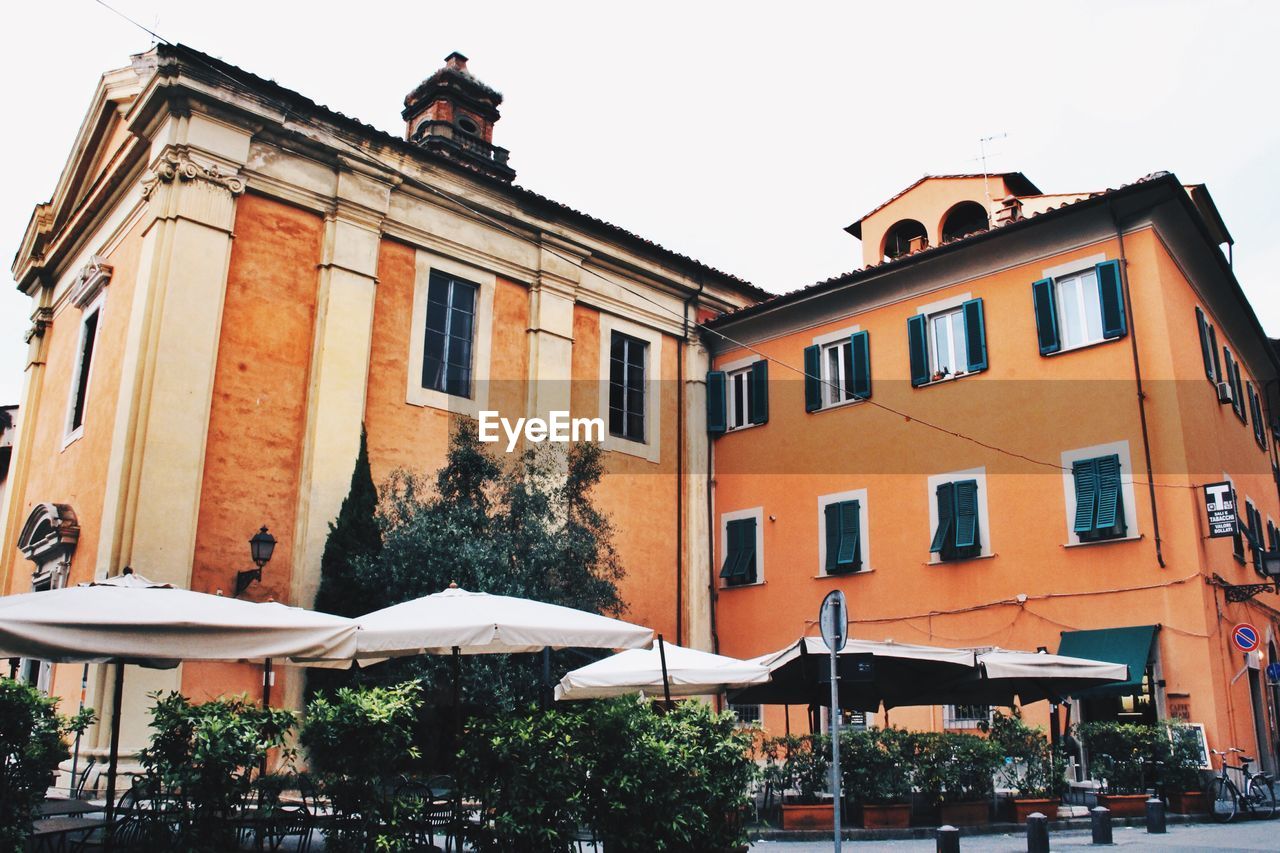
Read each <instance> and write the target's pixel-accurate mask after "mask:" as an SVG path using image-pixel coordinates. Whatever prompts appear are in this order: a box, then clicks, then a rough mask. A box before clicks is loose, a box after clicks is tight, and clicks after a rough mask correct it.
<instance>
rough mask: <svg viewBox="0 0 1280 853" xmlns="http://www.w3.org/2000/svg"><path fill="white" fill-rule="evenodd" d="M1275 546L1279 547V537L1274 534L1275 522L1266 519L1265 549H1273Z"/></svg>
mask: <svg viewBox="0 0 1280 853" xmlns="http://www.w3.org/2000/svg"><path fill="white" fill-rule="evenodd" d="M1277 547H1280V538H1277V536H1276V525H1275V522H1273V521H1271V520H1270V519H1267V550H1268V551H1274V550H1276V548H1277Z"/></svg>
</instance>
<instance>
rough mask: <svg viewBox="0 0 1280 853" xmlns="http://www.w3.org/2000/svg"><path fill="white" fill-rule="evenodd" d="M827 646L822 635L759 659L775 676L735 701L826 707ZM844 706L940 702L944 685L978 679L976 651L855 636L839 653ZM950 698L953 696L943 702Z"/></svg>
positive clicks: (872, 707)
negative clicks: (939, 696) (938, 696)
mask: <svg viewBox="0 0 1280 853" xmlns="http://www.w3.org/2000/svg"><path fill="white" fill-rule="evenodd" d="M829 654H830V653H829V652H828V651H827V647H826V646H825V645H823V642H822V639H821V638H820V637H802V638H801V639H800V640H799V641H797V642H795V643H792V644H791V645H789V646H787V647H786V648H784V649H781V650H779V651H776V652H773V653H771V654H767V655H761V656H760V657H758V658H754V659H753V662H754V663H759V664H761V665H763V666H764V667H766V668H767V669H768V670H769V672H770V675H771V676H772V678H771V680H770V681H769V683H767V684H757V685H753V686H751V687H747V688H744V689H743V690H740V691H738V692H737V693H735V694H733V697H732V698H733V701H734V702H738V703H742V704H764V705H824V704H826V703H827V701H828V700H829V697H830V689H831V688H830V684H829V683H827V682H826V681H824V680H822V679H823V678H825V674H826V673H827V672H828V671H829V666H830V665H829V663H828V660H829V657H828V655H829ZM838 660H839V666H840V707H842V708H849V709H852V710H861V711H875V710H878V709H879V707H880V706H881V705H882V704H883V705H884V706H885V707H886V708H894V707H898V706H902V705H934V704H938V702H939V700H938V699H937V695H938V690H939V688H940V687H941V686H943V685H946V684H949V683H953V682H956V681H959V680H963V679H964V678H966V677H974V676H975V674H976V673H977V656H976V655H975V654H974V652H973V650H972V649H945V648H939V647H936V646H914V645H910V644H907V643H895V642H892V641H888V640H886V641H884V642H876V641H873V640H853V639H851V640H849V641H848V643H847V644H846V645H845V648H844V650H843V651H842V652H840V655H839V658H838ZM941 701H950V700H941Z"/></svg>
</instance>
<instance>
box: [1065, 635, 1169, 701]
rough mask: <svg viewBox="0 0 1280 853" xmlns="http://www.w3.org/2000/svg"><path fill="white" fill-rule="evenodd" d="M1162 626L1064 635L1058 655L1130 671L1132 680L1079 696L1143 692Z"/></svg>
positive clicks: (1121, 694) (1099, 688) (1093, 689)
mask: <svg viewBox="0 0 1280 853" xmlns="http://www.w3.org/2000/svg"><path fill="white" fill-rule="evenodd" d="M1158 630H1160V626H1159V625H1135V626H1133V627H1130V628H1100V629H1098V630H1096V631H1063V632H1062V642H1061V643H1059V644H1058V654H1060V655H1067V656H1068V657H1073V658H1089V659H1090V660H1104V661H1107V662H1108V663H1122V664H1125V665H1127V666H1128V667H1129V679H1128V680H1127V681H1120V682H1117V683H1115V684H1107V685H1103V686H1102V687H1091V688H1089V689H1088V690H1082V691H1080V692H1079V693H1076V694H1073V695H1075V696H1127V695H1129V694H1132V693H1140V692H1142V677H1143V675H1145V674H1146V671H1147V661H1148V660H1150V659H1151V644H1152V643H1154V642H1155V639H1156V631H1158Z"/></svg>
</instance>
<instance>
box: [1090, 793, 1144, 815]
mask: <svg viewBox="0 0 1280 853" xmlns="http://www.w3.org/2000/svg"><path fill="white" fill-rule="evenodd" d="M1098 805H1100V806H1103V807H1105V808H1108V809H1111V816H1112V817H1144V816H1145V815H1146V813H1147V795H1146V794H1099V795H1098Z"/></svg>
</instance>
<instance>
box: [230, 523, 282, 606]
mask: <svg viewBox="0 0 1280 853" xmlns="http://www.w3.org/2000/svg"><path fill="white" fill-rule="evenodd" d="M275 550H276V537H274V536H272V535H271V534H270V533H268V532H267V528H266V527H265V526H264V527H263V528H262V529H261V530H259V531H258V532H257V533H255V534H253V538H252V539H250V540H249V554H250V555H251V556H252V557H253V563H254V565H256V566H257V568H256V569H245V570H244V571H243V572H239V573H238V574H236V594H235V597H236V598H239V597H240V593H242V592H244V591H245V590H246V589H248V588H249V584H251V583H253V582H254V581H260V580H262V567H263V566H265V565H266V564H267V563H269V562H271V555H272V553H274V552H275Z"/></svg>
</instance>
